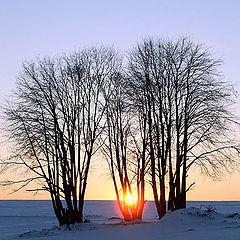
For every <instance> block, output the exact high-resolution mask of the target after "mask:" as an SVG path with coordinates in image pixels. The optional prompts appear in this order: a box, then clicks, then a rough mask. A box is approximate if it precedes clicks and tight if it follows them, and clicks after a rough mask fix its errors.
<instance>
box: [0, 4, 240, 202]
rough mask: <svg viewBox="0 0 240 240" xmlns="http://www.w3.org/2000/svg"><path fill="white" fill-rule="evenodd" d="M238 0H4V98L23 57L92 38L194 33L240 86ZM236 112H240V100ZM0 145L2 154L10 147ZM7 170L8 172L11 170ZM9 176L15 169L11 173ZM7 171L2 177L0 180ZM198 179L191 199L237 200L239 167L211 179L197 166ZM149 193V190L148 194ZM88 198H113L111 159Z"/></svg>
mask: <svg viewBox="0 0 240 240" xmlns="http://www.w3.org/2000/svg"><path fill="white" fill-rule="evenodd" d="M239 26H240V1H238V0H211V1H209V0H201V1H192V0H188V1H187V0H181V1H179V0H168V1H165V0H148V1H146V0H128V1H127V0H121V1H113V0H108V1H107V0H101V1H100V0H95V1H94V0H89V1H83V0H76V1H73V0H65V1H63V0H51V1H49V0H41V1H33V0H21V1H20V0H8V1H3V0H1V1H0V32H1V33H0V43H1V44H0V103H1V104H2V103H3V102H4V98H5V97H7V95H9V94H10V91H11V90H12V89H14V87H15V81H16V78H17V75H18V73H19V72H20V71H21V63H22V62H23V61H24V60H30V59H34V58H35V57H38V56H40V57H41V56H55V55H58V54H61V53H69V52H70V51H72V50H75V49H79V48H82V47H87V46H91V45H94V44H99V45H100V44H110V45H114V46H115V47H116V48H118V49H121V50H123V51H127V50H128V49H130V48H131V47H132V46H133V45H134V44H135V43H137V42H138V41H140V40H141V39H142V38H144V37H149V36H151V37H160V38H177V37H179V36H183V35H184V36H189V37H190V38H191V39H192V40H193V41H195V42H203V43H205V44H206V45H207V46H208V47H209V48H210V49H212V52H213V53H214V54H215V56H216V57H222V58H223V61H224V63H223V65H222V68H221V70H222V72H223V74H224V80H225V81H227V82H230V83H233V84H234V85H235V89H236V90H237V91H239V92H240V79H239V78H240V60H239V59H240V31H239ZM234 111H235V112H236V114H237V115H238V116H239V117H240V101H239V99H238V100H237V103H236V105H235V106H234ZM7 152H8V150H7V144H4V147H3V146H2V145H1V148H0V156H2V157H4V156H5V155H6V154H7ZM9 174H10V173H9ZM11 176H16V174H15V173H11ZM8 178H9V176H8V175H6V174H5V175H2V176H0V179H1V180H4V179H8ZM192 181H195V182H196V186H195V187H194V188H193V190H192V191H190V192H189V194H188V200H219V201H220V200H238V201H240V191H239V189H240V173H238V172H235V173H233V174H232V175H231V176H229V175H227V176H225V177H224V178H223V180H222V181H218V182H216V181H213V180H211V179H208V178H206V177H205V176H202V175H201V174H200V171H199V169H197V168H196V169H194V170H193V171H192V172H191V175H190V177H189V183H191V182H192ZM10 191H11V190H10V189H5V190H4V191H2V190H1V191H0V200H1V199H46V198H48V195H47V194H43V193H39V195H36V196H33V195H32V193H26V192H24V191H20V192H18V193H15V194H12V195H9V192H10ZM146 196H147V199H152V193H151V189H150V188H149V189H148V190H147V193H146ZM87 199H115V194H114V191H113V186H112V181H111V178H110V176H109V174H108V168H107V164H106V163H105V162H104V161H103V160H101V161H95V162H93V169H92V170H91V175H90V179H89V183H88V189H87Z"/></svg>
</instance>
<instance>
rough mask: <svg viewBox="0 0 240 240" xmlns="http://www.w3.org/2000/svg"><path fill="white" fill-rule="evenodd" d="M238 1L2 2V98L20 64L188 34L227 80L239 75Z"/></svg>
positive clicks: (239, 8)
mask: <svg viewBox="0 0 240 240" xmlns="http://www.w3.org/2000/svg"><path fill="white" fill-rule="evenodd" d="M239 27H240V1H238V0H211V1H209V0H208V1H206V0H201V1H200V0H199V1H193V0H191V1H190V0H188V1H187V0H181V1H180V0H168V1H166V0H165V1H163V0H158V1H157V0H148V1H147V0H145V1H143V0H138V1H136V0H129V1H126V0H121V1H113V0H111V1H110V0H98V1H97V0H95V1H94V0H88V1H83V0H79V1H74V0H65V1H64V0H39V1H37V0H35V1H34V0H7V1H6V0H0V32H1V33H0V43H1V44H0V83H1V90H0V97H2V96H3V95H6V94H7V93H8V91H9V90H10V89H12V88H13V87H14V82H15V79H16V76H17V75H18V73H19V71H20V69H21V62H22V61H23V60H26V59H32V58H34V57H36V56H46V55H47V56H48V55H50V56H53V55H56V54H60V53H62V52H69V51H71V50H73V49H76V48H81V47H85V46H89V45H92V44H95V43H100V44H101V43H104V44H105V43H107V44H114V45H115V46H116V47H118V48H120V49H123V50H127V49H129V48H131V46H133V45H134V44H135V43H136V42H137V41H140V40H141V38H143V37H146V36H154V37H156V36H159V37H170V38H172V37H178V36H181V35H186V36H191V37H192V39H193V40H194V41H197V42H204V43H206V44H207V45H208V46H209V47H211V48H212V49H213V51H214V52H215V53H216V54H217V55H218V56H222V57H223V60H224V65H223V68H222V69H223V72H224V75H225V76H226V80H230V81H233V82H237V80H238V78H239V76H240V70H239V69H240V64H239V56H240V31H239Z"/></svg>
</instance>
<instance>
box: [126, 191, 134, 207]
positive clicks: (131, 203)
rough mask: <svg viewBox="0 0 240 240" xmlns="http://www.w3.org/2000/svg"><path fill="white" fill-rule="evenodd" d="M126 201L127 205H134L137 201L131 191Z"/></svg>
mask: <svg viewBox="0 0 240 240" xmlns="http://www.w3.org/2000/svg"><path fill="white" fill-rule="evenodd" d="M125 201H126V203H127V205H133V204H134V203H135V202H136V199H135V198H134V197H133V196H132V195H131V194H130V193H128V194H127V196H126V197H125Z"/></svg>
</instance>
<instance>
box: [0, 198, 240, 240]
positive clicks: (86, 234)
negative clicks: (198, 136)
mask: <svg viewBox="0 0 240 240" xmlns="http://www.w3.org/2000/svg"><path fill="white" fill-rule="evenodd" d="M208 206H212V207H213V208H215V211H209V208H208ZM239 214H240V202H188V208H187V209H184V210H179V211H175V212H173V213H167V215H166V216H165V217H164V218H163V219H161V220H160V221H159V220H157V214H156V211H155V207H154V203H153V202H147V203H146V207H145V212H144V218H143V221H142V222H141V223H140V222H135V223H131V224H129V223H128V224H126V223H124V222H121V221H120V220H108V218H110V217H113V216H120V215H119V211H118V208H117V206H116V202H115V201H86V203H85V213H84V215H85V218H87V219H89V220H90V221H91V222H90V223H83V224H77V225H75V226H73V227H71V230H68V229H66V227H62V228H59V227H58V225H57V221H56V219H55V216H54V213H53V211H52V206H51V202H50V201H36V200H35V201H15V200H13V201H0V239H47V240H52V239H58V240H61V239H71V240H74V239H83V240H85V239H86V240H91V239H99V240H100V239H102V240H103V239H104V240H108V239H111V240H120V239H121V240H127V239H131V240H134V239H137V240H141V239H146V240H153V239H161V240H172V239H174V240H185V239H191V240H198V239H206V240H208V239H209V240H214V239H217V240H222V239H224V240H232V239H240V215H239Z"/></svg>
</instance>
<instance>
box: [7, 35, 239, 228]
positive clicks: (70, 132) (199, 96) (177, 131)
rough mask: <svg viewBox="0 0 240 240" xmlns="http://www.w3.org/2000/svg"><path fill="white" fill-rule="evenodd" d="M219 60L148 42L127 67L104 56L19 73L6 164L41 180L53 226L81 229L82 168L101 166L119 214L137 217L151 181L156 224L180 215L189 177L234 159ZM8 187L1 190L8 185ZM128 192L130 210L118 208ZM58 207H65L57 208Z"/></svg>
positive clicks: (191, 48) (81, 56)
mask: <svg viewBox="0 0 240 240" xmlns="http://www.w3.org/2000/svg"><path fill="white" fill-rule="evenodd" d="M220 64H221V61H220V60H218V59H215V58H214V57H212V55H211V54H210V52H209V51H208V50H207V49H206V48H205V47H204V46H203V45H200V44H194V43H193V42H191V41H190V40H188V39H185V38H181V39H180V40H178V41H171V40H156V41H155V40H152V39H147V40H145V41H143V42H142V43H140V44H138V45H137V46H136V48H135V49H134V50H133V51H131V52H130V53H129V55H128V61H127V64H126V66H123V61H122V58H121V57H120V55H119V54H118V53H117V52H116V51H115V50H114V49H112V48H109V47H100V48H91V49H85V50H83V51H79V52H75V53H73V54H71V55H69V56H61V57H57V58H54V59H50V58H45V59H43V60H40V59H37V60H36V61H35V62H28V63H25V64H24V65H23V71H22V73H21V74H20V76H19V79H18V81H17V89H16V91H15V95H14V96H13V101H12V103H10V104H9V105H8V106H7V107H6V109H5V115H6V124H7V131H8V135H9V138H10V140H13V141H14V143H15V144H16V147H15V149H14V154H13V155H12V156H11V157H10V158H9V159H8V160H7V161H5V163H6V164H7V165H8V166H11V165H14V166H16V165H19V166H21V165H23V166H25V167H26V168H28V169H29V170H31V172H32V175H31V177H27V178H26V179H23V180H21V181H19V183H23V185H24V186H26V185H28V184H29V183H31V182H32V181H35V180H42V181H43V185H42V186H41V187H40V189H36V190H46V191H49V193H50V196H51V199H52V204H53V208H54V212H55V214H56V217H57V219H58V221H59V223H60V225H64V224H67V225H69V224H73V223H75V222H82V221H83V205H84V196H85V192H86V186H87V179H88V173H89V169H90V163H91V160H92V159H93V156H94V154H95V153H96V152H98V151H99V152H101V154H102V156H103V157H104V158H106V159H107V162H108V164H109V169H110V173H111V176H112V180H113V184H114V189H115V193H116V198H117V202H118V205H119V208H120V210H121V212H122V214H123V216H124V219H125V220H127V221H130V220H135V219H141V218H142V213H143V208H144V203H145V199H144V191H145V187H146V183H147V182H150V185H151V187H152V190H153V196H154V200H155V204H156V208H157V212H158V216H159V218H161V217H162V216H164V215H165V213H166V199H167V198H166V196H168V210H175V209H180V208H184V207H186V192H187V191H188V190H189V189H190V188H191V186H192V184H191V183H190V185H187V175H188V171H189V169H190V168H191V166H193V165H196V164H197V165H199V166H200V167H201V169H202V170H203V171H204V172H207V173H208V174H213V175H214V174H218V172H219V169H221V168H226V167H227V166H229V165H231V164H233V163H234V162H235V161H237V159H236V154H238V152H239V148H238V146H237V144H234V142H233V141H231V140H230V138H229V135H228V132H229V129H230V126H231V124H233V123H234V116H233V115H232V114H231V113H230V112H229V111H228V108H227V106H228V105H229V103H231V95H232V92H231V90H230V88H228V87H227V86H226V84H225V83H224V82H222V81H221V76H220V74H219V73H218V67H219V65H220ZM11 183H13V182H9V184H11ZM133 192H136V196H137V197H136V198H137V201H136V203H134V204H132V205H129V204H126V201H124V199H125V197H126V196H127V194H133ZM63 201H65V203H63Z"/></svg>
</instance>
